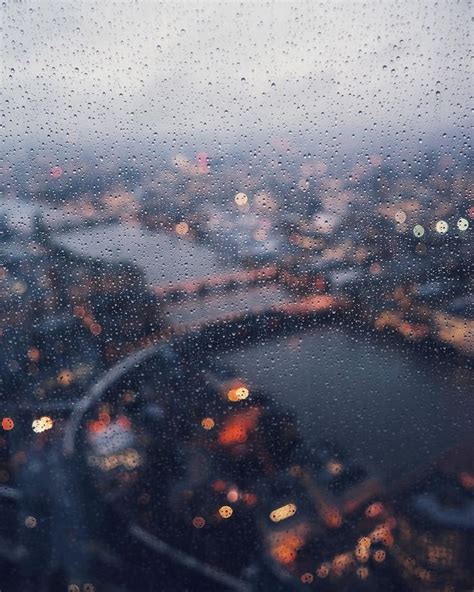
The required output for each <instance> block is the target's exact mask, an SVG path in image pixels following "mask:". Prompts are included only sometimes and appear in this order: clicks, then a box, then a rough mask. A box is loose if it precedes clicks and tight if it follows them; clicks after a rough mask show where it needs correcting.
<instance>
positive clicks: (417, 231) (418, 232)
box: [413, 224, 425, 238]
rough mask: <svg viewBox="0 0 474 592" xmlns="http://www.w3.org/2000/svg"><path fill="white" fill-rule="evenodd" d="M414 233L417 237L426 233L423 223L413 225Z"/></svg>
mask: <svg viewBox="0 0 474 592" xmlns="http://www.w3.org/2000/svg"><path fill="white" fill-rule="evenodd" d="M413 234H414V236H415V237H416V238H421V237H422V236H423V235H424V234H425V229H424V228H423V226H422V225H421V224H415V226H414V227H413Z"/></svg>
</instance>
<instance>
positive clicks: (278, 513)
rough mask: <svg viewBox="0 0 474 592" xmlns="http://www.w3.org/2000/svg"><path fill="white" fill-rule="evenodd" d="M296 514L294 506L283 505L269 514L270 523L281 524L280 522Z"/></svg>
mask: <svg viewBox="0 0 474 592" xmlns="http://www.w3.org/2000/svg"><path fill="white" fill-rule="evenodd" d="M295 514H296V505H295V504H285V505H284V506H281V508H277V509H276V510H273V512H271V513H270V520H271V521H272V522H281V521H282V520H286V519H287V518H290V517H291V516H294V515H295Z"/></svg>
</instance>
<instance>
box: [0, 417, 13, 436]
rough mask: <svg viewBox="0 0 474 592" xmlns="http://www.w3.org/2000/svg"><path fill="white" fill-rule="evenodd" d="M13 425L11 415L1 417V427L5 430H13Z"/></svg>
mask: <svg viewBox="0 0 474 592" xmlns="http://www.w3.org/2000/svg"><path fill="white" fill-rule="evenodd" d="M14 427H15V422H14V421H13V419H12V418H11V417H4V418H3V419H2V428H3V429H4V430H5V431H6V432H9V431H10V430H13V428H14Z"/></svg>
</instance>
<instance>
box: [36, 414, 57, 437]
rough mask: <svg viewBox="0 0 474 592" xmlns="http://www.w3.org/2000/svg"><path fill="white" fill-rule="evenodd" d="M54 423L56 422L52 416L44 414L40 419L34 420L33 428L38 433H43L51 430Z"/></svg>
mask: <svg viewBox="0 0 474 592" xmlns="http://www.w3.org/2000/svg"><path fill="white" fill-rule="evenodd" d="M53 425H54V422H53V420H52V419H51V417H48V416H47V415H44V416H43V417H40V418H39V419H35V420H33V423H32V424H31V427H32V428H33V431H34V432H36V433H37V434H41V433H42V432H46V431H47V430H50V429H51V428H52V427H53Z"/></svg>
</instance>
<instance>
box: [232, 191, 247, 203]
mask: <svg viewBox="0 0 474 592" xmlns="http://www.w3.org/2000/svg"><path fill="white" fill-rule="evenodd" d="M234 201H235V203H236V204H237V205H238V206H245V205H247V203H248V201H249V198H248V196H247V194H246V193H242V192H241V191H240V192H239V193H237V195H236V196H235V197H234Z"/></svg>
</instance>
